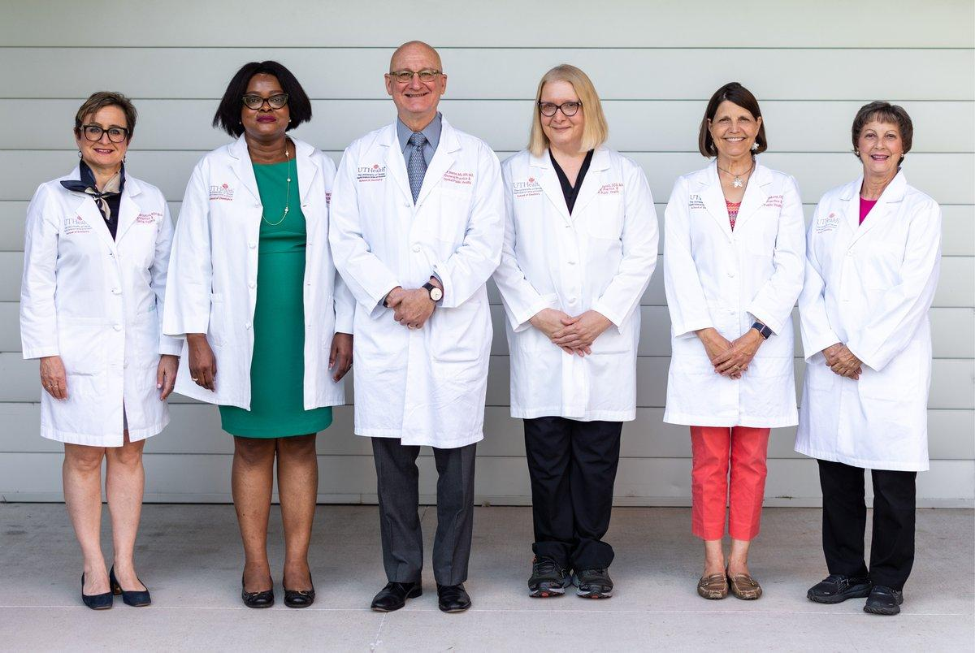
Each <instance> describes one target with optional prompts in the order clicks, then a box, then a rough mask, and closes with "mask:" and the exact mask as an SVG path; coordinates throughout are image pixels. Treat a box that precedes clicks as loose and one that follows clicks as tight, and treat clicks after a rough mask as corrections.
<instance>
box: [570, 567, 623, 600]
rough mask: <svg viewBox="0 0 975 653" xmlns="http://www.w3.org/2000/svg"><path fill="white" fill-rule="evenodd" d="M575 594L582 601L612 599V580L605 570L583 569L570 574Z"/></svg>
mask: <svg viewBox="0 0 975 653" xmlns="http://www.w3.org/2000/svg"><path fill="white" fill-rule="evenodd" d="M572 584H573V585H575V586H576V594H578V595H579V596H581V597H582V598H584V599H609V598H612V597H613V579H612V578H610V577H609V570H607V569H583V570H582V571H577V572H575V573H573V574H572Z"/></svg>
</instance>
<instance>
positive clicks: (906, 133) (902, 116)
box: [851, 100, 914, 161]
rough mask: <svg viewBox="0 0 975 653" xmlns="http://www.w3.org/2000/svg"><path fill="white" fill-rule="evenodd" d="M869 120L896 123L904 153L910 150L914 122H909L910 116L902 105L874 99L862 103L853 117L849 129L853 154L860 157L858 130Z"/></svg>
mask: <svg viewBox="0 0 975 653" xmlns="http://www.w3.org/2000/svg"><path fill="white" fill-rule="evenodd" d="M871 120H877V121H879V122H887V123H890V124H892V125H897V129H898V130H899V131H900V133H901V141H902V142H903V143H904V154H907V153H908V152H910V151H911V145H912V144H913V143H914V123H913V122H911V117H910V116H909V115H907V112H906V111H904V107H901V106H898V105H896V104H891V103H890V102H884V101H882V100H874V101H873V102H871V103H870V104H864V105H863V106H862V107H860V110H859V111H857V115H856V117H855V118H854V119H853V129H852V130H851V131H852V136H853V154H854V156H856V157H857V158H860V149H859V148H858V147H857V141H858V140H860V132H862V131H863V128H864V127H866V126H867V123H868V122H870V121H871ZM903 160H904V157H903V156H901V161H903Z"/></svg>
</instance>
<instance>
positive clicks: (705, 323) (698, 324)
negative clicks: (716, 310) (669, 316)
mask: <svg viewBox="0 0 975 653" xmlns="http://www.w3.org/2000/svg"><path fill="white" fill-rule="evenodd" d="M713 327H714V324H713V323H712V322H711V320H710V319H707V320H704V319H701V320H695V321H692V322H685V323H683V324H672V325H671V328H672V329H673V331H674V337H675V338H690V337H692V336H693V337H697V332H698V331H700V330H701V329H710V328H713Z"/></svg>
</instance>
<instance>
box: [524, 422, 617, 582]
mask: <svg viewBox="0 0 975 653" xmlns="http://www.w3.org/2000/svg"><path fill="white" fill-rule="evenodd" d="M622 429H623V424H622V422H579V421H575V420H571V419H565V418H563V417H538V418H535V419H526V420H525V450H526V452H527V454H528V471H529V473H530V474H531V484H532V517H533V519H534V523H535V543H534V544H533V545H532V550H533V551H534V552H535V555H536V556H537V557H539V558H542V557H547V558H552V559H554V560H555V561H556V562H557V563H559V564H560V565H561V566H562V567H564V568H566V569H576V570H583V569H601V568H605V567H609V565H610V564H611V563H612V562H613V547H611V546H610V545H609V544H607V543H606V542H603V541H602V538H603V536H604V535H606V531H607V530H608V529H609V518H610V513H611V512H612V509H613V484H614V483H615V482H616V468H617V467H618V465H619V461H620V433H621V431H622Z"/></svg>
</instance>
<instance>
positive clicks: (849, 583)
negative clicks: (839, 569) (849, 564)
mask: <svg viewBox="0 0 975 653" xmlns="http://www.w3.org/2000/svg"><path fill="white" fill-rule="evenodd" d="M870 587H871V583H870V579H869V578H867V577H866V576H860V577H851V576H843V575H841V574H830V575H829V576H827V577H826V578H824V579H823V580H821V581H820V582H818V583H816V584H815V585H813V586H812V587H810V588H809V591H808V592H806V598H807V599H809V600H810V601H815V602H816V603H842V602H843V601H845V600H847V599H862V598H863V597H865V596H867V595H868V594H870Z"/></svg>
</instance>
